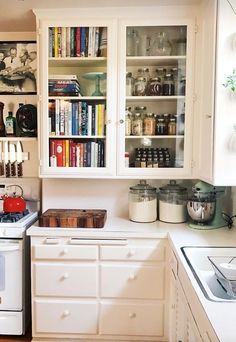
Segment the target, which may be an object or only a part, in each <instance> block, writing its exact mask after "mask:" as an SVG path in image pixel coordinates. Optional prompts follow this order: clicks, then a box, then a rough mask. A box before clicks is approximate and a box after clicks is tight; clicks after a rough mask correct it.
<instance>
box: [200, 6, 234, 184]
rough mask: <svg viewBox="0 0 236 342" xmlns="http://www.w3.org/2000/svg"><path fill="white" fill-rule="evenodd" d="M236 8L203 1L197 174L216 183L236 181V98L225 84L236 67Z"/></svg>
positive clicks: (201, 11)
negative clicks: (235, 145) (235, 140)
mask: <svg viewBox="0 0 236 342" xmlns="http://www.w3.org/2000/svg"><path fill="white" fill-rule="evenodd" d="M232 6H233V8H234V7H235V5H234V4H233V3H232ZM233 8H231V5H230V2H228V1H223V0H218V1H217V0H207V1H202V4H201V6H200V13H201V15H200V17H199V18H200V21H199V25H198V33H197V44H198V46H199V47H200V46H201V49H199V50H198V52H199V53H198V54H197V59H196V70H197V73H196V103H195V108H196V112H197V113H198V114H197V115H196V116H195V119H196V122H195V127H196V132H198V136H197V137H196V139H195V142H196V151H197V152H196V153H197V154H198V158H196V177H197V178H200V179H202V180H205V181H207V182H209V183H212V184H214V185H235V184H236V176H235V167H236V155H235V151H234V149H232V148H230V138H231V136H232V135H233V133H234V125H235V110H236V97H235V94H234V93H233V92H231V91H230V90H228V89H226V88H225V87H224V86H223V84H224V83H225V82H226V78H227V76H229V75H230V74H232V72H233V69H234V68H235V66H236V65H235V31H236V23H235V13H234V11H233ZM198 125H199V130H198V129H197V126H198ZM195 156H196V155H195Z"/></svg>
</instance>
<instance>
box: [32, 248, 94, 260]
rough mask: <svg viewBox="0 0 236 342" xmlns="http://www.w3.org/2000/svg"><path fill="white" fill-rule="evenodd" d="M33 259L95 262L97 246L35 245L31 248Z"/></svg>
mask: <svg viewBox="0 0 236 342" xmlns="http://www.w3.org/2000/svg"><path fill="white" fill-rule="evenodd" d="M32 251H33V258H34V259H56V260H97V258H98V247H97V246H68V245H60V246H55V245H50V246H47V245H45V246H44V245H36V246H33V247H32Z"/></svg>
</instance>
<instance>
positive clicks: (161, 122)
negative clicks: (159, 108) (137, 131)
mask: <svg viewBox="0 0 236 342" xmlns="http://www.w3.org/2000/svg"><path fill="white" fill-rule="evenodd" d="M156 134H157V135H167V125H166V122H165V119H164V117H163V115H160V116H159V117H158V118H157V123H156Z"/></svg>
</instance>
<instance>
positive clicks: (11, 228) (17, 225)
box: [0, 211, 38, 239]
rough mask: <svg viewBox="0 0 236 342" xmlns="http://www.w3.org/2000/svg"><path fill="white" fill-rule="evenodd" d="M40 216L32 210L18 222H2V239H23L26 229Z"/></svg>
mask: <svg viewBox="0 0 236 342" xmlns="http://www.w3.org/2000/svg"><path fill="white" fill-rule="evenodd" d="M37 217H38V213H37V212H30V211H29V213H28V214H27V215H25V216H23V217H22V218H21V219H19V220H18V221H16V222H0V239H1V238H15V239H22V238H23V237H24V235H25V231H26V229H27V228H29V227H30V226H31V225H32V224H33V223H34V222H35V221H36V220H37Z"/></svg>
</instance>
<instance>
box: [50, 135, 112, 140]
mask: <svg viewBox="0 0 236 342" xmlns="http://www.w3.org/2000/svg"><path fill="white" fill-rule="evenodd" d="M49 138H50V139H106V137H105V136H104V135H49Z"/></svg>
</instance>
